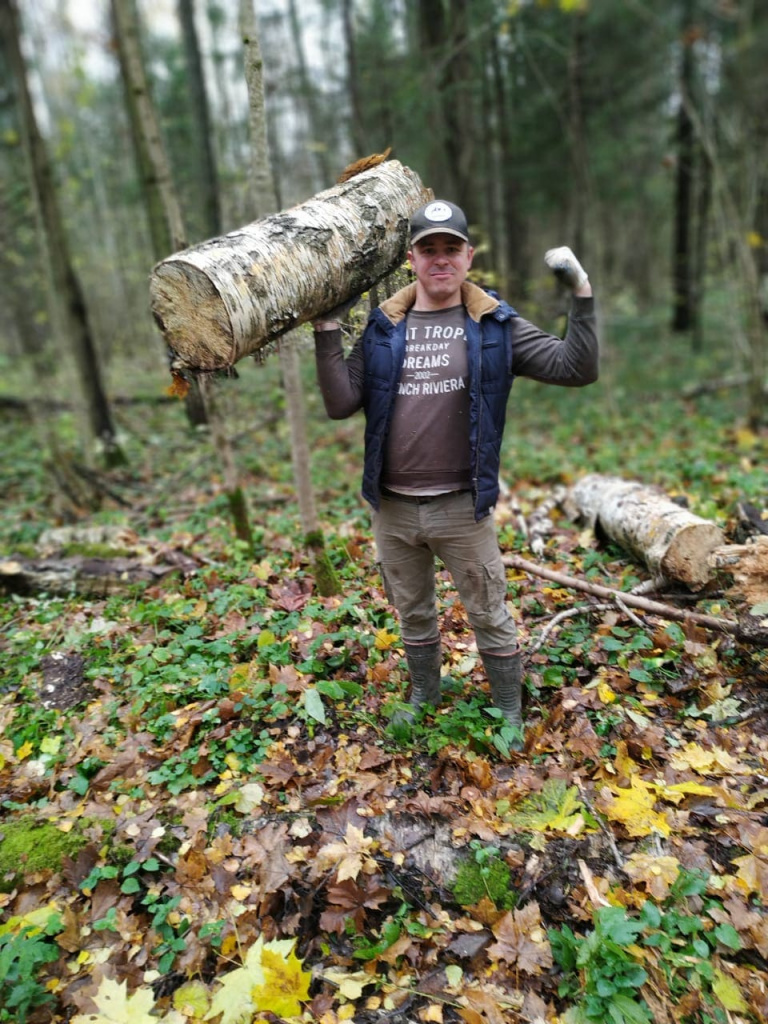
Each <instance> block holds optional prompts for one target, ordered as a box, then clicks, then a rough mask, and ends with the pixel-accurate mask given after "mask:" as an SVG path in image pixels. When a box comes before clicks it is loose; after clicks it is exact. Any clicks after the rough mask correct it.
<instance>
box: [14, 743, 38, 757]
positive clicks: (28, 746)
mask: <svg viewBox="0 0 768 1024" xmlns="http://www.w3.org/2000/svg"><path fill="white" fill-rule="evenodd" d="M34 749H35V748H34V745H33V744H32V743H30V742H29V740H27V741H26V743H22V744H21V746H20V747H19V749H18V750H17V751H16V757H17V758H18V759H19V761H23V760H24V758H26V757H29V755H30V754H31V753H32V751H33V750H34Z"/></svg>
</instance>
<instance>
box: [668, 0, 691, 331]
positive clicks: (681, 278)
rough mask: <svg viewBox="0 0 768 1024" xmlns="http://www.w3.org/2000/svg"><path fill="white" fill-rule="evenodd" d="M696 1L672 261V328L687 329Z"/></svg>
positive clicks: (683, 85) (685, 62)
mask: <svg viewBox="0 0 768 1024" xmlns="http://www.w3.org/2000/svg"><path fill="white" fill-rule="evenodd" d="M692 21H693V4H692V2H691V0H686V4H685V7H684V14H683V31H682V34H681V40H680V42H681V46H682V51H683V52H682V63H681V68H680V79H679V88H680V109H679V110H678V114H677V178H676V182H675V232H674V246H675V249H674V254H673V264H672V268H673V269H672V288H673V296H674V310H673V315H672V330H673V331H687V330H690V328H691V326H692V325H693V285H692V273H691V272H692V267H693V260H692V254H691V234H692V233H691V214H692V196H693V170H694V167H693V163H694V151H695V147H694V131H693V121H692V119H691V106H690V105H691V103H692V97H693V70H694V64H693V38H692Z"/></svg>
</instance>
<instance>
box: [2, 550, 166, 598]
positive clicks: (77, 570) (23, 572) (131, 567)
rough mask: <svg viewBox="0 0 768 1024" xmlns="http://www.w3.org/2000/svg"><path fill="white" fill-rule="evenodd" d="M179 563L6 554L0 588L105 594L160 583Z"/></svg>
mask: <svg viewBox="0 0 768 1024" xmlns="http://www.w3.org/2000/svg"><path fill="white" fill-rule="evenodd" d="M182 568H183V567H182V566H179V565H147V564H146V563H145V562H142V561H141V560H139V559H136V558H87V557H85V556H73V557H71V558H41V559H33V558H20V557H17V558H8V559H4V560H3V561H0V590H3V591H5V592H6V593H12V594H25V595H29V594H39V593H41V592H45V593H47V594H61V595H67V594H72V593H77V594H88V595H89V596H93V597H95V596H104V595H106V594H112V593H115V592H116V591H120V590H126V589H127V588H128V587H131V586H133V585H134V584H135V583H159V582H160V580H163V579H165V577H166V576H168V575H170V574H171V573H174V572H179V571H180V570H181V569H182Z"/></svg>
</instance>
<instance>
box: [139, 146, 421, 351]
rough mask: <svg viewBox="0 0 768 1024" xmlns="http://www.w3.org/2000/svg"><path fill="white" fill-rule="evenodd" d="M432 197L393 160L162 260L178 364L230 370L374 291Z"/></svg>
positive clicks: (155, 285)
mask: <svg viewBox="0 0 768 1024" xmlns="http://www.w3.org/2000/svg"><path fill="white" fill-rule="evenodd" d="M430 196H431V192H430V191H429V190H428V189H425V188H424V186H423V185H422V184H421V181H420V180H419V178H418V176H417V175H416V174H415V173H414V172H413V171H411V170H409V169H408V168H407V167H404V166H403V165H402V164H401V163H399V162H398V161H396V160H390V161H387V162H386V163H382V164H379V165H378V166H377V167H373V168H372V169H371V170H368V171H364V172H363V173H362V174H359V175H357V176H356V177H354V178H351V179H350V180H349V181H345V182H344V183H343V184H341V185H336V186H334V187H333V188H330V189H327V190H326V191H324V192H320V193H318V194H317V195H316V196H314V197H313V198H311V199H308V200H306V201H305V202H304V203H301V204H299V205H298V206H294V207H292V208H291V209H289V210H286V211H283V212H281V213H276V214H273V215H272V216H269V217H264V218H263V219H262V220H260V221H256V222H255V223H253V224H248V225H247V226H246V227H243V228H241V229H240V230H239V231H233V232H231V233H230V234H228V235H225V236H224V237H223V238H216V239H212V240H211V241H209V242H204V243H203V244H202V245H198V246H194V247H193V248H191V249H188V250H186V251H185V252H182V253H177V254H176V255H174V256H171V257H170V258H169V259H166V260H163V262H162V263H160V264H159V265H158V266H157V267H155V269H154V271H153V274H152V277H151V280H150V292H151V296H152V310H153V312H154V315H155V318H156V319H157V322H158V323H159V325H160V329H161V330H162V331H163V333H164V335H165V339H166V342H167V343H168V345H169V346H170V347H171V348H172V349H173V350H174V352H175V353H176V355H177V357H178V359H179V360H180V364H181V365H183V366H186V367H190V368H197V369H204V370H213V369H221V368H223V367H227V366H231V365H232V364H233V363H236V362H237V361H238V360H239V359H242V358H243V356H246V355H250V354H252V353H254V352H257V351H259V349H261V348H263V347H264V346H265V345H267V344H269V342H271V341H274V340H275V338H278V337H280V335H282V334H285V333H286V332H287V331H289V330H291V329H292V328H294V327H297V326H299V325H300V324H302V323H306V322H307V321H309V320H312V319H313V318H315V317H317V316H320V315H322V314H323V313H324V312H326V310H328V309H331V308H332V307H333V306H336V305H339V304H340V303H342V302H345V301H346V300H347V299H349V298H351V297H352V296H354V295H359V294H360V293H361V292H364V291H367V290H368V289H369V288H370V287H371V285H373V284H375V283H376V281H378V280H380V279H381V278H383V277H385V276H386V275H387V274H388V273H390V271H392V270H394V269H395V268H396V267H397V266H399V264H400V263H401V262H402V260H403V258H404V256H405V253H406V251H407V248H408V223H409V220H410V216H411V214H412V213H413V211H414V210H416V209H417V208H418V207H419V206H421V205H422V204H423V203H425V202H427V201H428V200H429V198H430Z"/></svg>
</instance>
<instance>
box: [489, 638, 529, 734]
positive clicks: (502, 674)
mask: <svg viewBox="0 0 768 1024" xmlns="http://www.w3.org/2000/svg"><path fill="white" fill-rule="evenodd" d="M480 655H481V657H482V659H483V666H484V667H485V674H486V675H487V676H488V682H489V683H490V684H491V696H492V698H493V703H494V704H495V705H496V707H497V708H498V709H499V710H500V711H501V712H502V713H503V715H504V717H505V718H506V720H507V722H508V724H509V725H511V726H512V728H513V729H514V730H515V733H516V735H515V738H514V739H513V740H512V742H511V743H510V744H509V746H510V749H511V750H522V749H523V744H524V739H525V732H524V730H523V712H522V700H523V660H522V655H521V653H520V648H519V647H518V648H517V650H516V651H514V652H513V653H511V654H494V653H492V652H491V651H481V652H480Z"/></svg>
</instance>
